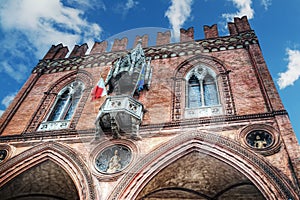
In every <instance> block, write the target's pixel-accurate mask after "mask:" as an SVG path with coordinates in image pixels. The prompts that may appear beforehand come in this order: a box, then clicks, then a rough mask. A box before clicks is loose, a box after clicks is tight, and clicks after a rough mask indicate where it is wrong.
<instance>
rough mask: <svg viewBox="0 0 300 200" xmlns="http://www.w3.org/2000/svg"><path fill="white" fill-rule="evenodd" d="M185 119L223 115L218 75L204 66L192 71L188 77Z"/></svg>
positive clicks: (186, 80)
mask: <svg viewBox="0 0 300 200" xmlns="http://www.w3.org/2000/svg"><path fill="white" fill-rule="evenodd" d="M185 82H186V100H185V102H186V103H185V104H186V106H185V107H186V108H185V118H194V117H202V116H211V115H219V114H222V106H221V104H220V99H219V98H220V97H219V92H218V84H217V75H216V73H215V72H214V71H213V70H212V69H210V68H209V67H206V66H204V65H199V66H196V67H194V68H193V69H191V70H190V71H189V72H188V73H187V75H186V77H185Z"/></svg>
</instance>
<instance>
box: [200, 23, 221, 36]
mask: <svg viewBox="0 0 300 200" xmlns="http://www.w3.org/2000/svg"><path fill="white" fill-rule="evenodd" d="M203 29H204V35H205V39H210V38H217V37H219V32H218V26H217V24H214V25H212V26H207V25H205V26H204V27H203Z"/></svg>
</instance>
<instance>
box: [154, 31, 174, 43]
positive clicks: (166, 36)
mask: <svg viewBox="0 0 300 200" xmlns="http://www.w3.org/2000/svg"><path fill="white" fill-rule="evenodd" d="M170 40H171V32H170V31H166V32H164V33H162V32H158V33H157V37H156V45H157V46H159V45H164V44H169V43H170Z"/></svg>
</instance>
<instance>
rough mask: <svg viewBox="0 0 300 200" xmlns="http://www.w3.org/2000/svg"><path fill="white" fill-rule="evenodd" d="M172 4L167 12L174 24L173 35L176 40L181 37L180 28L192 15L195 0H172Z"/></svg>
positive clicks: (166, 14)
mask: <svg viewBox="0 0 300 200" xmlns="http://www.w3.org/2000/svg"><path fill="white" fill-rule="evenodd" d="M171 3H172V4H171V6H170V7H169V8H168V10H167V11H166V13H165V16H166V17H168V19H169V22H170V24H171V26H172V33H173V37H174V39H175V40H176V41H178V40H179V38H180V28H182V25H183V24H184V23H185V21H186V20H187V19H188V18H189V17H190V15H191V5H192V4H193V0H180V1H178V0H171Z"/></svg>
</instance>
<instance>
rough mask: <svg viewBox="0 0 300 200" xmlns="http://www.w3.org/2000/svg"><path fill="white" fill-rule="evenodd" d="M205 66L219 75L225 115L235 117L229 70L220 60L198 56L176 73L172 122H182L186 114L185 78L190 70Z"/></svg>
mask: <svg viewBox="0 0 300 200" xmlns="http://www.w3.org/2000/svg"><path fill="white" fill-rule="evenodd" d="M200 64H202V65H205V66H207V67H209V68H211V69H212V70H213V71H214V72H215V73H216V74H217V80H218V87H219V92H220V100H221V102H222V104H223V109H224V114H225V115H234V114H235V113H236V109H235V106H234V100H233V96H232V92H231V86H230V79H229V72H230V71H229V70H227V69H226V67H225V64H223V62H222V61H221V60H219V59H216V58H214V57H212V56H205V55H197V56H194V57H191V58H189V59H187V60H185V61H184V62H182V63H181V64H180V65H179V66H178V67H177V69H176V70H175V73H174V76H173V77H174V89H173V92H174V93H173V99H172V104H173V106H172V107H173V109H172V120H175V121H176V120H181V118H182V116H183V112H184V108H185V105H184V100H183V99H184V97H185V84H184V81H183V80H184V77H185V75H186V74H187V73H188V72H189V70H190V69H192V68H193V67H195V66H197V65H200Z"/></svg>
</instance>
